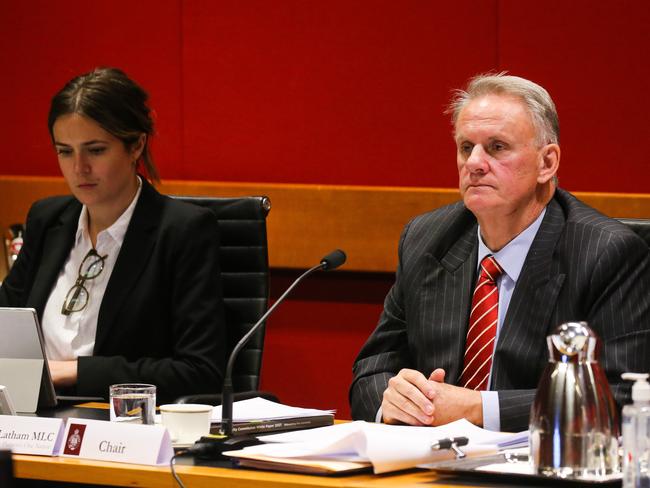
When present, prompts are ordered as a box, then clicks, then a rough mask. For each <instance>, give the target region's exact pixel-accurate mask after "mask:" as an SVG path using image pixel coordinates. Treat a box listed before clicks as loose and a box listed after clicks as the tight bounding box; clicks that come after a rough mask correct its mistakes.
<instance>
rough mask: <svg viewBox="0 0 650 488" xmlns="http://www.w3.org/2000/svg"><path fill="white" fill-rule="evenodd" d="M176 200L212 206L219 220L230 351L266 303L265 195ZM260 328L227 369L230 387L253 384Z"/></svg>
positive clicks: (258, 358)
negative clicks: (233, 364)
mask: <svg viewBox="0 0 650 488" xmlns="http://www.w3.org/2000/svg"><path fill="white" fill-rule="evenodd" d="M175 198H178V199H180V200H183V201H185V202H189V203H193V204H195V205H201V206H202V207H207V208H209V209H210V210H212V211H213V212H214V213H215V214H216V216H217V220H218V221H219V237H220V243H219V257H220V264H221V277H222V287H223V300H224V305H225V313H226V327H227V331H228V332H227V335H228V347H227V348H226V351H227V352H228V353H230V351H232V349H233V348H234V347H235V345H236V344H237V342H238V341H239V340H240V339H241V338H242V337H243V336H244V334H246V333H247V332H248V331H249V330H250V329H251V327H252V326H253V325H254V324H255V323H256V322H257V321H258V320H259V318H260V317H261V316H262V315H263V314H264V312H266V309H267V306H268V301H269V258H268V247H267V239H266V216H267V215H268V213H269V210H270V209H271V201H270V200H269V199H268V198H267V197H263V196H262V197H252V196H251V197H232V198H216V197H187V196H177V197H175ZM263 348H264V327H262V328H261V329H260V331H259V332H258V333H256V334H255V335H254V336H253V337H251V340H250V341H249V342H248V344H246V346H245V347H244V349H242V351H241V352H240V353H239V356H238V358H237V361H236V362H235V366H234V368H233V389H234V391H236V392H238V391H250V390H257V389H258V388H259V381H260V369H261V367H262V350H263Z"/></svg>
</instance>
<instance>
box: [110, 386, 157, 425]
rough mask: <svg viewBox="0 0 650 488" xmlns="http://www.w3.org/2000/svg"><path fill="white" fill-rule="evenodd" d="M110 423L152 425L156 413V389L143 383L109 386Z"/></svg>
mask: <svg viewBox="0 0 650 488" xmlns="http://www.w3.org/2000/svg"><path fill="white" fill-rule="evenodd" d="M109 391H110V408H111V421H112V422H129V423H132V424H149V425H153V423H154V418H155V417H154V415H155V413H156V387H155V385H147V384H143V383H122V384H119V385H111V386H110V388H109Z"/></svg>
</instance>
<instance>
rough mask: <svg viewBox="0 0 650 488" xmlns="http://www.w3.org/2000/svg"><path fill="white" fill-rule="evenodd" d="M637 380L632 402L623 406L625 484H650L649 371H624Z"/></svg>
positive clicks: (634, 487)
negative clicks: (638, 372)
mask: <svg viewBox="0 0 650 488" xmlns="http://www.w3.org/2000/svg"><path fill="white" fill-rule="evenodd" d="M622 378H623V379H624V380H632V381H634V382H635V383H634V386H632V403H631V404H630V405H625V407H623V429H622V430H623V488H650V384H648V381H647V379H648V375H647V374H637V373H623V374H622Z"/></svg>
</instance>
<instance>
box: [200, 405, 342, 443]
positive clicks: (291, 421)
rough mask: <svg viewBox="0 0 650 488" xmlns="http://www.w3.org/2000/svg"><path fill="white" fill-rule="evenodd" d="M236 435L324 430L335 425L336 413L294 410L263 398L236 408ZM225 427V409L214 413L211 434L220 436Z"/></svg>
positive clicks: (234, 412) (215, 409) (310, 409)
mask: <svg viewBox="0 0 650 488" xmlns="http://www.w3.org/2000/svg"><path fill="white" fill-rule="evenodd" d="M232 413H233V433H235V434H264V433H267V432H284V431H289V430H297V429H310V428H313V427H323V426H327V425H332V424H333V423H334V410H316V409H312V408H300V407H290V406H288V405H282V404H281V403H275V402H272V401H270V400H265V399H263V398H260V397H256V398H251V399H249V400H242V401H239V402H235V403H234V404H233V409H232ZM220 427H221V406H217V407H214V410H213V411H212V427H211V429H210V432H211V433H213V434H216V433H218V432H219V428H220Z"/></svg>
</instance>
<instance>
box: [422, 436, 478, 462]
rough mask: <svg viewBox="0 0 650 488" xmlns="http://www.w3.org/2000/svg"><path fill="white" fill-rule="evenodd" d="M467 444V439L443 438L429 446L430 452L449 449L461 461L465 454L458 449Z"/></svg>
mask: <svg viewBox="0 0 650 488" xmlns="http://www.w3.org/2000/svg"><path fill="white" fill-rule="evenodd" d="M468 443H469V439H468V438H467V437H445V438H444V439H438V440H437V441H435V442H434V443H433V444H431V450H433V451H436V450H439V449H451V450H452V451H454V453H455V454H456V457H457V458H458V459H462V458H464V457H465V453H464V452H463V451H461V450H460V449H458V448H459V447H460V446H466V445H467V444H468Z"/></svg>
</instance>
